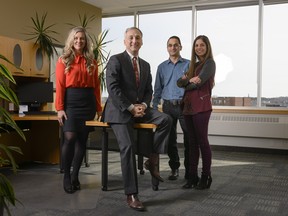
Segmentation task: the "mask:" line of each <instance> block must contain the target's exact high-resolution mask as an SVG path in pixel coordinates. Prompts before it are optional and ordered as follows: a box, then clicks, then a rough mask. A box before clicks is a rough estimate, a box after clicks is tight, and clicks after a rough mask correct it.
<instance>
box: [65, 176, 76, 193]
mask: <svg viewBox="0 0 288 216" xmlns="http://www.w3.org/2000/svg"><path fill="white" fill-rule="evenodd" d="M63 188H64V191H65V192H66V193H68V194H72V193H74V192H75V190H74V188H73V186H72V184H71V180H70V178H69V177H64V180H63Z"/></svg>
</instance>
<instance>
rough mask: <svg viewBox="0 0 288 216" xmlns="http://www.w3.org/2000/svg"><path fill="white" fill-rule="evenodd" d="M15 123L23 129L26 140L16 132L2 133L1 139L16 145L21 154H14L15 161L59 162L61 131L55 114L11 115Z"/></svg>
mask: <svg viewBox="0 0 288 216" xmlns="http://www.w3.org/2000/svg"><path fill="white" fill-rule="evenodd" d="M12 118H13V119H14V120H15V121H16V123H17V125H18V126H19V127H20V128H22V129H23V132H24V134H25V137H26V142H25V141H23V140H22V139H21V138H20V136H19V135H18V134H17V133H16V132H11V133H6V134H3V136H2V137H1V140H3V142H4V143H6V144H7V145H12V146H18V147H20V148H21V150H22V151H23V155H19V154H16V153H15V154H14V157H15V160H16V162H17V163H24V162H31V161H37V162H43V163H52V164H58V163H59V162H60V139H61V136H60V135H61V133H60V128H59V123H58V121H57V116H56V115H30V116H29V115H25V116H20V115H17V114H15V115H12Z"/></svg>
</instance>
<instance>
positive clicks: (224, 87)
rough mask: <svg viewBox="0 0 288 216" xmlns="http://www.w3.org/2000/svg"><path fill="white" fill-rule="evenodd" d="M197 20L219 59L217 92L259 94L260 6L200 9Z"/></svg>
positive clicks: (216, 93) (198, 29)
mask: <svg viewBox="0 0 288 216" xmlns="http://www.w3.org/2000/svg"><path fill="white" fill-rule="evenodd" d="M197 21H198V22H197V35H200V34H205V35H207V36H208V37H209V39H210V42H211V46H212V50H213V54H214V58H215V61H216V77H215V78H216V85H215V88H214V90H213V94H214V96H217V97H257V37H258V27H257V26H258V7H257V6H250V7H237V8H226V9H216V10H204V11H198V13H197Z"/></svg>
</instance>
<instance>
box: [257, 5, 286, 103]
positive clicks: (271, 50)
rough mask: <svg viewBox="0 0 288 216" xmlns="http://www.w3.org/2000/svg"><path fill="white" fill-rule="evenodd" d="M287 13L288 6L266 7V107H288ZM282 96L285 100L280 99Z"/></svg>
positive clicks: (264, 70)
mask: <svg viewBox="0 0 288 216" xmlns="http://www.w3.org/2000/svg"><path fill="white" fill-rule="evenodd" d="M287 11H288V4H279V5H278V4H277V5H269V6H265V7H264V25H263V35H264V36H263V68H262V70H263V76H262V82H263V88H262V96H263V98H262V104H263V105H264V106H285V107H287V106H288V101H287V96H288V85H287V74H288V73H287V70H288V61H287V50H288V42H287V38H288V31H287V28H286V27H285V26H286V25H287V24H286V20H287V19H288V13H287ZM276 14H277V15H276ZM275 15H276V16H275ZM281 96H282V97H283V98H279V97H281ZM284 96H285V97H286V99H285V98H284ZM276 98H277V99H276Z"/></svg>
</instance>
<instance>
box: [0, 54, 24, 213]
mask: <svg viewBox="0 0 288 216" xmlns="http://www.w3.org/2000/svg"><path fill="white" fill-rule="evenodd" d="M1 59H2V60H3V61H6V62H8V63H9V64H13V63H11V62H10V61H9V60H8V59H7V58H6V57H5V56H3V55H1V54H0V60H1ZM9 82H12V83H13V84H16V82H15V80H14V78H13V76H12V75H11V72H10V71H8V70H7V68H6V66H5V65H4V64H2V63H0V100H2V101H7V102H10V103H13V104H14V105H16V106H19V102H18V98H17V96H16V94H15V93H14V91H13V90H12V89H11V88H10V85H9ZM8 129H13V130H15V131H16V132H17V133H18V134H19V135H20V136H21V137H22V138H23V140H26V139H25V136H24V134H23V132H22V131H21V129H20V128H19V127H18V126H17V124H16V122H15V121H14V120H13V119H12V117H11V115H10V113H9V112H8V111H7V110H6V109H5V108H4V107H2V106H1V107H0V137H1V134H2V133H8V132H9V131H8ZM13 151H14V152H18V153H20V154H22V151H21V149H20V148H18V147H14V146H7V145H5V144H1V143H0V168H2V167H4V166H11V167H12V170H13V172H14V173H16V171H17V168H18V167H17V164H16V162H15V160H14V157H13V155H12V152H13ZM16 201H18V200H17V199H16V197H15V193H14V190H13V186H12V185H11V183H10V181H9V179H8V178H7V177H6V176H5V175H4V174H3V173H0V215H3V213H4V210H6V212H7V213H8V215H11V213H10V210H9V204H12V205H13V206H15V204H16Z"/></svg>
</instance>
